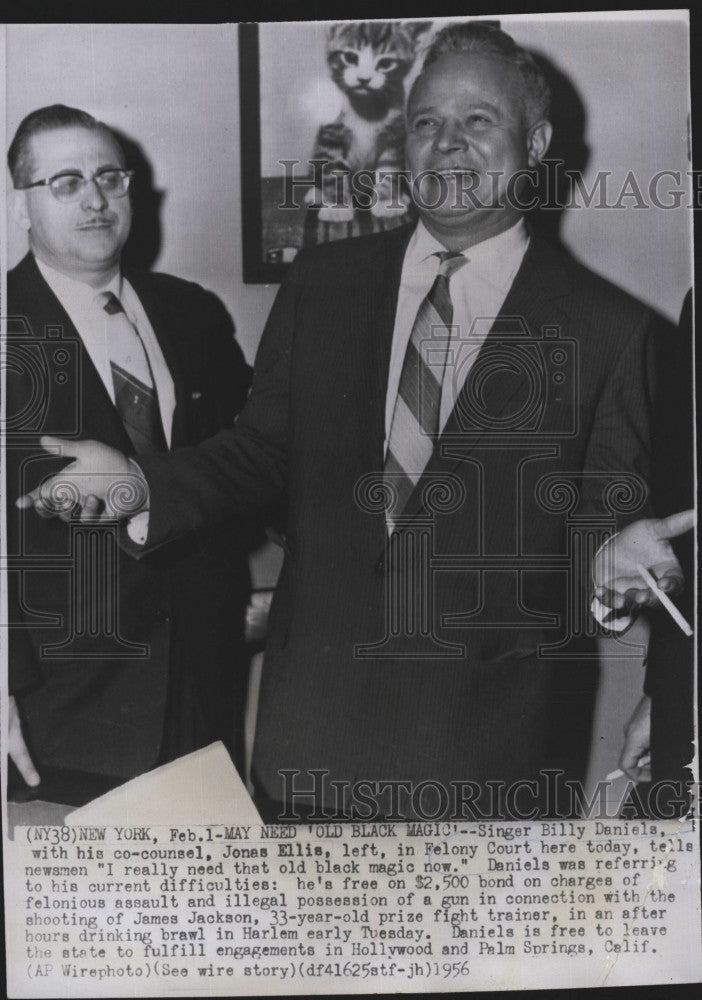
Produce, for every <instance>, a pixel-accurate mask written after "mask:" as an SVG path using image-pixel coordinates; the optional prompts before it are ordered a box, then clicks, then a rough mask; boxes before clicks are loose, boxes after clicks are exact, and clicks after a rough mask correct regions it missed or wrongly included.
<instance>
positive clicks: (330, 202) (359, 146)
mask: <svg viewBox="0 0 702 1000" xmlns="http://www.w3.org/2000/svg"><path fill="white" fill-rule="evenodd" d="M430 27H431V22H404V23H401V22H386V21H362V22H356V23H340V24H332V25H330V26H329V29H328V32H327V44H326V57H327V66H328V69H329V73H330V76H331V79H332V80H333V81H334V83H335V84H336V86H337V87H338V88H339V90H340V91H341V93H342V94H343V97H344V104H343V107H342V110H341V112H340V114H339V115H338V116H337V118H336V119H335V120H334V121H333V122H329V123H328V124H325V125H322V126H321V128H320V129H319V131H318V133H317V138H316V142H315V148H314V153H313V159H315V160H322V161H327V162H326V165H325V166H324V174H323V176H324V187H323V190H321V191H320V190H318V189H316V188H312V189H311V190H310V191H309V192H308V195H307V198H306V202H307V204H308V205H309V206H310V207H314V206H320V205H321V207H320V208H319V214H318V218H319V221H320V222H351V221H352V220H353V218H354V214H355V211H356V209H355V207H354V201H353V197H352V191H351V185H350V182H349V178H350V175H351V174H357V173H358V172H359V171H363V172H364V173H366V174H367V173H368V172H374V173H375V172H382V174H385V175H386V177H385V180H383V179H382V175H381V178H380V179H376V183H375V184H374V185H373V197H372V199H371V209H370V210H371V212H372V214H373V215H374V216H376V217H377V218H391V217H398V216H399V217H402V216H404V215H405V214H406V212H407V208H408V204H409V198H408V197H407V195H406V194H399V188H398V184H397V182H396V181H395V183H393V180H392V179H391V177H390V176H389V175H390V174H392V173H393V172H397V171H401V170H402V169H403V167H404V140H405V129H404V116H403V104H404V86H403V81H404V79H405V77H406V76H407V74H408V73H409V71H410V70H411V68H412V66H413V64H414V60H415V57H416V55H417V50H418V47H419V46H418V41H419V39H420V37H421V35H422V34H423V33H425V32H426V31H427V30H428V29H429V28H430Z"/></svg>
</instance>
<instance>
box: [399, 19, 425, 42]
mask: <svg viewBox="0 0 702 1000" xmlns="http://www.w3.org/2000/svg"><path fill="white" fill-rule="evenodd" d="M432 25H433V21H405V23H404V24H403V25H402V27H403V28H404V29H405V31H408V32H409V34H410V36H411V37H412V38H413V39H414V40H415V42H416V41H417V39H418V38H419V36H420V35H423V34H424V32H425V31H428V30H429V29H430V28H431V27H432Z"/></svg>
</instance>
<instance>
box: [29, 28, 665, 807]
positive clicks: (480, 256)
mask: <svg viewBox="0 0 702 1000" xmlns="http://www.w3.org/2000/svg"><path fill="white" fill-rule="evenodd" d="M407 125H408V139H407V161H408V162H407V165H408V167H409V169H410V171H411V173H412V175H413V180H414V197H415V201H416V203H417V207H418V210H419V214H420V223H419V225H418V226H417V228H416V229H415V228H402V229H397V230H394V231H392V232H390V233H386V234H381V235H376V236H370V237H364V238H360V239H355V240H349V241H339V242H336V243H333V244H329V245H327V246H324V247H319V248H316V249H313V250H310V251H303V252H301V253H299V254H298V256H297V258H296V260H295V262H294V264H293V266H292V268H291V270H290V273H289V276H288V277H287V278H286V280H285V282H284V284H283V286H282V288H281V289H280V292H279V294H278V297H277V299H276V302H275V304H274V306H273V309H272V312H271V315H270V317H269V320H268V324H267V326H266V329H265V331H264V334H263V339H262V341H261V345H260V348H259V352H258V357H257V362H256V368H255V375H254V387H253V390H252V394H251V396H250V397H249V400H248V402H247V405H246V407H245V408H244V410H243V412H242V414H241V417H240V419H239V421H238V423H237V427H236V428H235V430H234V431H233V432H224V433H221V434H219V435H218V436H217V437H215V438H214V439H213V440H211V441H209V442H206V443H205V444H203V445H201V446H199V447H196V448H187V449H183V450H178V451H175V452H173V453H172V454H170V455H148V456H146V455H145V456H141V455H140V456H139V465H140V467H141V470H142V472H143V476H144V479H143V480H140V485H141V486H142V488H144V489H148V491H150V496H149V499H148V500H147V501H146V503H145V505H146V506H147V507H148V510H149V517H150V525H149V536H148V541H147V549H150V548H152V547H155V546H159V545H161V544H163V543H165V542H167V541H172V540H173V539H176V538H178V537H180V536H181V535H182V534H183V533H185V532H187V531H188V530H189V529H190V528H191V527H193V526H195V525H197V526H204V525H206V524H210V523H214V522H216V521H217V520H219V519H221V518H223V517H225V516H228V515H230V514H231V512H232V510H241V509H245V508H247V507H250V506H252V505H253V506H255V505H259V504H261V503H264V502H265V503H267V502H268V501H269V500H270V499H271V498H273V497H275V496H278V495H280V493H282V492H283V491H286V492H287V496H288V521H287V531H286V549H287V554H286V561H285V565H284V567H283V571H282V574H281V578H280V581H279V584H278V588H277V592H276V596H275V600H274V604H273V608H272V611H271V619H270V623H269V635H268V642H267V647H266V656H265V663H264V668H263V678H262V684H261V694H260V702H259V711H258V722H257V732H256V740H255V746H254V753H253V764H252V776H253V779H254V781H255V783H256V786H257V790H258V794H259V803H260V805H261V808H262V810H263V811H264V812H265V814H266V815H271V816H276V815H277V816H287V817H289V818H294V817H295V816H298V817H299V816H301V815H303V814H304V811H305V810H306V812H307V813H308V814H310V813H311V815H312V816H313V817H314V816H316V817H317V818H322V817H324V816H325V815H326V816H330V815H339V816H340V817H343V818H352V817H354V816H355V817H356V818H363V817H365V818H369V817H378V816H385V817H387V818H400V817H402V816H407V817H409V816H415V817H420V818H422V817H423V818H429V817H432V818H435V817H436V816H438V815H451V814H453V815H456V816H464V817H465V816H467V817H470V816H476V815H478V816H479V815H492V816H500V815H502V816H505V815H507V816H513V817H518V816H520V815H532V816H533V815H535V814H537V813H541V814H543V815H549V814H557V813H559V812H560V813H563V812H569V811H570V810H572V809H573V808H574V805H573V803H572V802H570V804H568V803H564V802H560V803H559V802H556V801H554V800H553V797H552V794H551V792H550V791H549V788H548V787H547V784H548V781H547V780H546V781H543V780H542V779H543V778H544V770H545V769H548V768H562V769H563V770H565V771H566V772H567V773H568V774H569V775H573V776H577V775H578V774H581V773H582V766H583V763H584V755H585V752H586V749H587V738H588V736H589V705H590V702H591V698H592V693H593V686H594V680H595V678H594V677H593V667H594V660H593V659H590V658H589V655H590V654H591V653H592V651H593V643H592V630H590V632H589V633H588V630H587V629H586V628H584V627H583V625H582V622H583V617H586V613H585V608H586V606H587V599H588V598H587V595H586V594H585V593H583V592H582V591H583V590H584V589H586V588H583V586H582V581H583V578H584V576H585V575H586V574H587V571H588V567H587V562H586V557H587V552H588V551H589V550H590V549H591V548H592V547H594V546H596V545H598V544H599V542H600V541H601V539H602V537H603V536H604V535H606V533H607V531H609V530H611V528H612V527H613V526H615V525H616V523H617V521H618V520H624V521H625V520H626V519H627V518H633V517H635V516H636V515H637V513H638V514H639V516H640V510H641V508H642V505H643V502H644V497H645V485H644V484H645V479H646V478H647V475H648V454H647V441H648V436H649V428H648V405H647V398H648V391H649V390H648V381H649V377H650V374H651V373H650V368H649V364H648V362H649V355H648V352H647V338H648V335H649V333H650V330H651V328H652V326H653V324H654V316H653V315H652V313H651V312H650V311H649V310H647V309H645V308H644V307H643V306H642V305H641V304H639V303H637V302H635V301H634V300H632V299H631V298H630V297H629V296H627V295H625V294H624V293H623V292H621V291H619V290H617V289H616V288H614V287H613V286H611V285H609V284H608V283H607V282H605V281H603V280H602V279H600V278H598V277H596V276H595V275H594V274H592V273H590V272H589V271H587V270H586V269H585V268H583V267H581V266H579V265H577V264H575V263H574V262H573V261H571V260H570V259H569V258H568V257H566V256H564V255H563V254H562V253H560V252H558V251H555V250H553V249H552V248H550V247H549V246H547V245H546V244H544V243H543V242H542V241H540V240H539V239H537V238H535V237H533V236H531V237H530V235H529V233H528V232H527V231H526V228H525V225H524V221H523V218H522V213H521V210H520V207H519V205H518V204H517V199H516V198H515V197H514V195H515V194H516V191H517V189H516V188H515V187H514V185H513V183H512V178H513V177H514V175H515V173H518V172H519V171H523V170H524V169H527V168H531V167H534V166H536V165H537V164H538V162H539V160H540V159H541V157H542V156H543V155H544V153H545V152H546V149H547V147H548V142H549V138H550V131H551V129H550V125H549V123H548V87H547V85H546V82H545V80H544V78H543V76H542V75H541V73H540V71H539V70H538V68H537V67H536V65H535V64H534V63H533V61H532V60H531V59H530V57H529V56H528V55H527V54H526V53H524V52H523V51H522V50H520V49H519V48H518V47H517V46H516V45H515V44H514V42H513V41H512V39H511V38H509V36H507V35H505V34H504V33H502V32H501V31H498V30H495V29H491V28H488V27H485V26H480V25H477V24H473V25H468V26H467V27H466V26H463V27H460V28H456V27H451V28H448V29H445V30H444V31H443V32H441V33H440V34H439V35H438V36H437V40H436V42H435V43H434V45H433V46H432V49H431V50H430V52H429V54H428V56H427V61H426V63H425V67H424V70H423V72H422V74H421V75H420V77H419V78H418V81H417V82H416V83H415V85H414V88H413V90H412V93H411V95H410V98H409V103H408V115H407ZM47 443H48V444H50V442H47ZM68 451H69V454H72V455H74V456H75V457H76V461H75V462H74V464H73V466H71V467H70V469H69V470H67V471H66V475H67V479H68V482H70V483H71V484H72V486H73V488H74V489H75V490H76V491H77V493H78V494H79V496H80V500H81V503H83V505H84V507H85V508H86V509H87V510H89V511H90V510H91V509H94V505H95V504H96V503H97V502H98V501H97V499H96V498H104V497H105V489H104V485H103V484H102V477H107V479H108V480H109V481H111V482H119V481H120V480H125V481H128V480H129V477H130V475H131V476H133V475H134V469H133V467H131V466H129V464H128V463H126V462H125V461H124V459H123V458H122V456H120V455H117V454H116V453H115V452H114V451H112V450H110V449H105V448H103V447H102V446H100V445H97V444H96V443H94V442H93V443H90V444H82V445H81V446H79V447H78V448H74V449H73V450H71V449H68ZM22 503H23V504H24V505H26V506H28V505H30V504H34V505H35V506H36V507H37V509H38V510H39V512H41V513H46V512H47V509H48V508H50V507H51V504H50V502H49V499H48V497H47V495H46V493H45V494H44V496H42V495H41V494H40V493H39V492H37V491H35V492H34V493H33V494H32V495H31V496H27V497H25V498H24V499H23V500H22ZM137 506H138V505H135V507H134V508H133V509H136V507H137ZM106 513H107V515H112V516H124V513H125V512H124V511H120V510H117V508H116V506H115V505H111V506H110V509H109V510H108V511H107V512H106ZM579 526H580V527H579ZM583 526H584V527H583ZM581 529H582V530H581ZM581 556H582V559H581ZM303 790H307V791H308V792H310V794H309V795H308V796H307V797H305V796H304V794H302V793H303Z"/></svg>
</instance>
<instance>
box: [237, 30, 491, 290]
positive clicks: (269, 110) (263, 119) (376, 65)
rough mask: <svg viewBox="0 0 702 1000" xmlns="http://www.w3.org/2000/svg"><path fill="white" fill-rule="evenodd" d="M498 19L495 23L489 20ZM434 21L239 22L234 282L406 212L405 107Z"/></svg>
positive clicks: (266, 276) (383, 225) (271, 273)
mask: <svg viewBox="0 0 702 1000" xmlns="http://www.w3.org/2000/svg"><path fill="white" fill-rule="evenodd" d="M492 23H497V22H492ZM432 31H433V22H432V21H431V20H422V21H372V22H366V21H346V22H328V23H310V22H297V23H288V24H280V23H278V24H275V23H262V24H258V25H257V24H241V25H240V26H239V60H240V62H239V65H240V95H241V158H242V202H243V204H242V221H243V260H244V281H245V282H249V283H256V282H266V283H267V282H277V281H280V280H281V279H282V276H283V274H284V272H285V270H286V268H287V267H288V266H289V265H290V263H291V262H292V261H293V259H294V258H295V255H296V254H297V252H298V250H300V248H302V247H306V246H315V245H317V244H319V243H325V242H328V241H330V240H336V239H343V238H346V237H349V236H359V235H363V234H365V233H373V232H380V231H383V230H385V229H390V228H393V227H395V226H398V225H402V224H403V223H405V222H408V221H410V219H411V218H412V207H411V204H410V199H409V196H408V193H407V191H406V189H405V188H404V187H403V184H405V183H406V181H405V180H404V179H403V178H402V176H401V173H400V172H401V171H402V169H403V167H404V154H403V149H404V124H403V107H404V98H405V94H406V92H407V88H408V86H409V84H410V82H411V80H412V78H413V76H414V75H416V73H417V72H418V69H419V66H420V65H421V55H422V52H423V50H424V48H425V46H426V44H427V42H428V40H429V39H430V37H431V34H432Z"/></svg>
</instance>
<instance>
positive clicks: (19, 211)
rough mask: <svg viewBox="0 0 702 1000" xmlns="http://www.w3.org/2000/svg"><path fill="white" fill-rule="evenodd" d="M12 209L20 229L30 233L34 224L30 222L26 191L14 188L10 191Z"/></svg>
mask: <svg viewBox="0 0 702 1000" xmlns="http://www.w3.org/2000/svg"><path fill="white" fill-rule="evenodd" d="M10 209H11V211H12V214H13V216H14V219H15V222H16V223H17V225H18V226H19V227H20V229H24V230H25V231H26V232H29V230H30V229H31V228H32V224H31V222H30V221H29V211H28V209H27V192H26V191H17V190H15V189H14V188H13V189H12V190H11V191H10Z"/></svg>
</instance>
